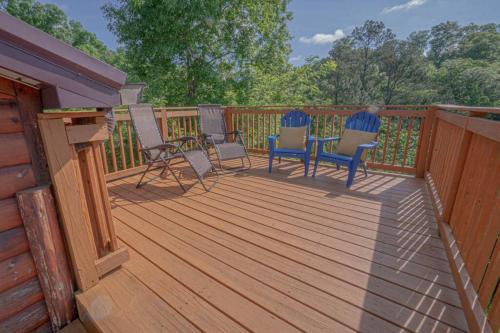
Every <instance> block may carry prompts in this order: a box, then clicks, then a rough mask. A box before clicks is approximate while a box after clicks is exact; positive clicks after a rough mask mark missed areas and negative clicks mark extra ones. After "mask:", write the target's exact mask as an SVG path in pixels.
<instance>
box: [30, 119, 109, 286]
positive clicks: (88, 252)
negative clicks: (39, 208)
mask: <svg viewBox="0 0 500 333" xmlns="http://www.w3.org/2000/svg"><path fill="white" fill-rule="evenodd" d="M39 123H40V129H41V133H42V137H43V142H44V145H45V151H46V154H47V159H48V163H49V169H50V171H51V172H50V173H51V177H52V182H53V184H54V188H55V194H56V198H57V202H58V207H59V214H60V217H61V219H62V221H61V222H62V226H63V230H64V233H65V236H66V241H67V245H68V249H69V252H70V256H71V259H72V264H73V270H74V273H75V276H76V280H77V284H78V287H79V289H81V290H86V289H88V288H90V287H91V286H94V285H95V284H96V283H97V282H98V280H99V278H98V274H97V270H96V268H95V260H96V259H97V251H96V247H95V244H94V240H93V237H92V228H91V226H90V220H89V216H88V208H87V204H86V200H85V195H84V193H82V190H83V185H82V180H81V175H80V171H79V167H78V157H77V155H76V152H75V151H74V147H72V146H70V145H69V144H68V142H67V139H66V130H65V126H64V122H63V120H62V119H50V120H45V119H41V120H40V121H39Z"/></svg>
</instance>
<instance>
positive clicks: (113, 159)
mask: <svg viewBox="0 0 500 333" xmlns="http://www.w3.org/2000/svg"><path fill="white" fill-rule="evenodd" d="M108 142H109V149H110V150H111V165H112V166H113V172H117V171H118V165H117V163H116V149H115V139H114V137H113V134H110V135H109V140H108Z"/></svg>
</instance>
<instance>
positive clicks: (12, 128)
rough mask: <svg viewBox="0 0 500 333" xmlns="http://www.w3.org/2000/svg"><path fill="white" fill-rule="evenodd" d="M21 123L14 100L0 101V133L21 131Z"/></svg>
mask: <svg viewBox="0 0 500 333" xmlns="http://www.w3.org/2000/svg"><path fill="white" fill-rule="evenodd" d="M22 131H23V124H22V121H21V115H20V114H19V109H18V106H17V103H16V102H15V101H12V102H2V101H0V133H2V134H5V133H21V132H22Z"/></svg>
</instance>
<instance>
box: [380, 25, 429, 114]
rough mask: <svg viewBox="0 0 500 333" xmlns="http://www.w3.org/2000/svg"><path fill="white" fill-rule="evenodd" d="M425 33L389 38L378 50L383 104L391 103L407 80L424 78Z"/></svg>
mask: <svg viewBox="0 0 500 333" xmlns="http://www.w3.org/2000/svg"><path fill="white" fill-rule="evenodd" d="M424 35H425V34H424V33H420V34H412V35H411V36H410V37H409V38H408V39H407V40H405V41H402V40H397V39H391V40H388V41H386V42H385V43H384V44H383V45H382V46H381V47H380V49H379V50H378V52H377V53H378V56H377V59H378V61H379V66H380V70H381V71H382V72H383V73H384V74H385V84H384V85H383V88H382V89H383V98H384V104H386V105H387V104H391V102H392V101H393V98H394V95H395V94H396V93H397V92H398V89H400V88H401V86H402V85H404V84H405V83H407V82H412V81H416V80H423V79H425V78H426V77H425V73H426V71H425V68H426V66H425V58H424V45H425V44H424V43H423V40H424V39H425V36H424Z"/></svg>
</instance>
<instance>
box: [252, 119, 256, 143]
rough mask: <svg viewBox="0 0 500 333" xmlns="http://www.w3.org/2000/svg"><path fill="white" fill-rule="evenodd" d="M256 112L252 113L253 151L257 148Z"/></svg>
mask: <svg viewBox="0 0 500 333" xmlns="http://www.w3.org/2000/svg"><path fill="white" fill-rule="evenodd" d="M254 139H255V112H252V149H254V148H255V140H254Z"/></svg>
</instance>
